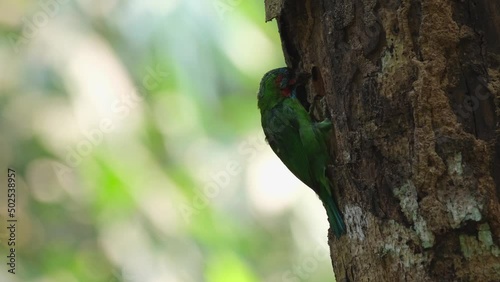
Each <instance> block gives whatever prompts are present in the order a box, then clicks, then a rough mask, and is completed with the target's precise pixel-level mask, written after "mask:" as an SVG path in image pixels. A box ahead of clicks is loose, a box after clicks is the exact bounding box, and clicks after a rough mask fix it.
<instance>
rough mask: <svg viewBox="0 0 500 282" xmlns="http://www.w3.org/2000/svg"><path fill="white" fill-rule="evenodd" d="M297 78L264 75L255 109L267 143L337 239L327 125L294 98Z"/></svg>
mask: <svg viewBox="0 0 500 282" xmlns="http://www.w3.org/2000/svg"><path fill="white" fill-rule="evenodd" d="M297 85H298V83H297V79H295V77H294V75H293V74H292V70H291V69H289V68H278V69H274V70H271V71H269V72H267V73H266V74H265V75H264V77H263V78H262V80H261V82H260V88H259V93H258V96H257V98H258V106H259V109H260V115H261V122H262V128H263V129H264V134H265V135H266V139H267V142H268V143H269V145H270V146H271V148H272V149H273V151H274V152H275V153H276V155H278V157H279V158H280V159H281V161H282V162H283V163H284V164H285V165H286V166H287V167H288V169H289V170H290V171H291V172H292V173H293V174H295V176H297V177H298V178H299V179H300V180H301V181H302V182H304V183H305V184H306V185H307V186H309V187H310V188H311V189H313V190H314V192H316V194H317V195H318V196H319V198H320V200H321V201H322V202H323V205H324V206H325V209H326V213H327V215H328V219H329V222H330V226H331V228H332V229H333V233H334V234H335V236H336V237H337V238H338V237H340V236H341V235H342V234H344V233H345V230H346V229H345V224H344V221H343V219H342V215H341V212H340V210H339V208H338V207H337V205H336V204H335V201H334V199H333V194H332V191H331V188H330V187H331V186H330V182H329V180H328V179H327V178H326V175H325V172H326V167H327V165H328V163H329V162H330V156H329V154H328V149H327V146H326V136H327V134H328V132H329V131H330V129H331V126H332V124H331V122H330V121H329V120H325V121H322V122H313V121H312V120H311V117H310V116H309V113H308V112H307V110H306V109H305V108H304V107H303V106H302V104H301V103H300V101H299V99H298V98H297V96H296V94H297Z"/></svg>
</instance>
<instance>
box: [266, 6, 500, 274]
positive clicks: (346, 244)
mask: <svg viewBox="0 0 500 282" xmlns="http://www.w3.org/2000/svg"><path fill="white" fill-rule="evenodd" d="M269 2H272V3H267V5H268V6H270V7H272V9H268V12H269V11H270V10H272V11H273V12H272V13H274V14H272V15H269V14H268V18H271V17H274V16H276V20H277V22H278V27H279V30H280V34H281V38H282V44H283V50H284V53H285V58H286V60H287V64H288V66H289V67H292V68H294V69H296V70H298V71H302V72H309V73H311V74H312V79H311V81H310V83H308V85H307V86H306V90H307V93H308V99H309V102H311V103H312V104H313V105H314V107H313V108H314V111H313V112H314V115H316V116H317V118H318V119H321V116H330V117H331V118H332V122H333V124H334V132H333V134H332V146H331V153H332V155H333V156H334V159H335V163H334V164H333V166H332V167H331V168H330V173H331V179H332V181H333V182H334V183H336V186H338V191H337V192H336V194H337V198H338V202H339V205H340V207H341V210H342V211H343V213H344V218H345V221H346V225H347V227H348V232H347V235H346V236H343V237H341V238H340V239H336V238H334V237H333V236H329V244H330V247H331V257H332V264H333V268H334V271H335V274H336V277H337V281H500V248H499V246H500V206H499V197H500V94H499V92H500V1H497V0H489V1H488V0H483V1H479V0H478V1H466V0H465V1H458V0H457V1H450V0H401V1H376V0H353V1H351V0H317V1H313V0H286V1H271V0H270V1H269ZM313 101H315V102H314V103H313ZM332 280H333V279H332Z"/></svg>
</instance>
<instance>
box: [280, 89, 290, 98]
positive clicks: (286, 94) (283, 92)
mask: <svg viewBox="0 0 500 282" xmlns="http://www.w3.org/2000/svg"><path fill="white" fill-rule="evenodd" d="M291 93H292V91H291V90H290V88H288V87H287V88H285V89H281V95H282V96H284V97H290V94H291Z"/></svg>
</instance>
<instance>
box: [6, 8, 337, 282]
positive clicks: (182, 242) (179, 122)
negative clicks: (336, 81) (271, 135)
mask: <svg viewBox="0 0 500 282" xmlns="http://www.w3.org/2000/svg"><path fill="white" fill-rule="evenodd" d="M0 14H1V17H0V19H1V20H0V34H1V37H0V61H1V62H2V63H1V67H2V70H1V72H0V73H1V75H0V129H1V132H2V135H1V136H0V168H1V169H2V170H1V171H3V172H6V171H7V168H13V169H15V170H16V172H17V176H16V177H17V178H16V180H17V182H16V183H17V192H16V193H17V194H16V199H17V202H16V218H17V219H18V223H17V231H16V246H15V247H16V274H15V275H13V274H10V273H8V272H7V270H8V269H9V267H8V266H7V265H6V263H2V264H1V265H3V267H2V268H1V269H0V270H1V271H0V281H51V282H52V281H56V282H57V281H61V282H68V281H69V282H72V281H104V282H108V281H109V282H111V281H210V282H211V281H217V282H224V281H236V282H237V281H326V280H330V281H331V280H332V279H333V278H332V274H331V266H330V261H329V254H328V251H327V249H326V248H327V245H326V230H325V229H324V228H323V229H320V230H319V231H318V230H316V231H314V230H313V231H310V232H309V231H308V230H309V229H308V226H309V227H310V226H317V225H318V224H314V221H312V222H313V224H312V225H311V224H310V225H307V224H305V222H308V221H311V219H310V217H309V215H308V213H307V212H308V210H309V209H310V208H311V205H310V203H311V202H312V203H313V204H314V205H316V210H319V211H320V212H319V214H321V215H322V208H321V207H319V208H317V206H318V205H319V201H315V199H314V195H311V193H309V194H307V195H308V196H307V197H309V198H310V199H312V200H311V201H309V202H308V203H309V204H307V203H303V202H302V201H301V199H300V198H301V197H302V196H300V197H299V196H297V195H299V194H297V193H296V192H294V193H295V194H293V195H295V196H289V195H288V194H287V192H286V191H287V189H288V187H281V186H289V185H288V183H289V182H283V181H284V179H286V180H288V179H290V178H291V177H293V176H291V174H284V173H281V174H280V175H275V176H273V177H272V178H267V179H265V181H264V183H270V184H269V186H270V187H280V189H282V190H283V192H281V191H279V192H278V193H276V194H277V196H275V197H276V198H272V199H270V201H269V203H267V206H268V209H269V206H270V207H271V208H270V209H271V211H267V212H266V208H262V205H263V203H260V201H261V200H259V199H267V198H269V197H270V196H268V195H262V192H255V189H257V188H258V187H259V185H256V184H255V183H253V182H252V181H254V180H255V179H256V177H257V176H259V175H261V174H260V173H257V174H256V173H255V171H257V172H259V171H262V169H260V170H259V166H258V163H262V162H263V160H268V159H272V163H273V164H275V165H276V166H281V168H279V169H280V171H284V170H283V168H282V165H281V164H280V162H279V161H277V160H276V158H275V157H274V155H272V153H270V151H269V149H268V148H267V145H266V144H265V143H264V141H263V135H262V133H261V130H260V128H259V126H260V117H259V114H258V111H257V107H256V98H255V95H256V92H257V88H258V83H259V80H260V77H261V75H262V74H263V73H265V72H266V71H267V70H269V69H271V68H274V67H279V66H282V65H284V62H283V59H282V54H281V49H280V46H281V45H280V41H279V37H278V32H277V29H276V24H275V23H267V24H266V23H264V6H263V3H262V1H243V0H209V1H194V0H191V1H180V0H166V1H156V0H146V1H138V0H129V1H84V0H79V1H68V0H57V1H56V0H43V1H8V2H6V3H2V4H0ZM268 157H269V158H268ZM264 163H268V162H264ZM3 172H2V175H1V176H0V181H1V183H7V179H6V178H7V175H6V173H3ZM285 172H286V171H285ZM295 181H296V180H295ZM252 183H253V184H252ZM258 183H262V182H258ZM290 183H292V184H291V186H295V187H296V186H300V184H298V183H297V182H290ZM2 187H3V184H2ZM256 187H257V188H256ZM304 189H305V188H303V187H300V191H304ZM292 191H296V190H293V189H292ZM0 193H2V196H1V197H0V216H1V218H0V219H1V221H0V225H3V224H6V219H7V217H8V215H7V201H6V200H5V197H4V195H5V194H6V192H5V193H4V192H1V191H0ZM301 193H303V192H301ZM252 195H254V196H252ZM255 195H257V196H255ZM300 195H304V194H300ZM255 197H257V198H255ZM311 197H312V198H311ZM281 198H283V199H281ZM273 201H274V202H273ZM293 203H295V204H294V205H295V207H293V205H292V204H293ZM273 206H276V207H275V208H274V209H275V210H272V209H273ZM304 213H305V214H304ZM323 216H324V215H323ZM316 222H321V224H323V222H324V223H325V224H326V219H325V217H321V218H319V219H317V221H316ZM304 225H305V226H304ZM323 227H324V226H323ZM1 230H2V231H1V232H0V239H1V248H0V251H1V254H2V257H3V258H4V259H3V260H4V261H5V262H7V259H6V258H5V255H4V254H8V252H9V248H10V247H9V246H8V245H7V242H8V241H7V240H8V237H9V233H8V230H6V229H5V228H2V229H1ZM317 234H319V235H320V236H319V238H320V239H319V240H317V241H315V240H314V238H316V237H315V236H316V235H317ZM318 250H320V251H318ZM321 250H322V251H321Z"/></svg>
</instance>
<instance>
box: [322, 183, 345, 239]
mask: <svg viewBox="0 0 500 282" xmlns="http://www.w3.org/2000/svg"><path fill="white" fill-rule="evenodd" d="M322 190H323V191H322V194H323V195H319V196H320V198H321V201H322V202H323V205H324V206H325V209H326V214H327V215H328V221H329V222H330V228H331V229H332V230H333V234H335V237H337V238H339V237H340V236H341V235H342V234H345V232H346V227H345V224H344V219H343V218H342V213H341V212H340V210H339V208H338V206H337V204H336V203H335V201H334V200H333V197H332V195H331V194H330V193H328V191H326V189H322Z"/></svg>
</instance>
